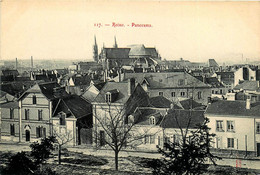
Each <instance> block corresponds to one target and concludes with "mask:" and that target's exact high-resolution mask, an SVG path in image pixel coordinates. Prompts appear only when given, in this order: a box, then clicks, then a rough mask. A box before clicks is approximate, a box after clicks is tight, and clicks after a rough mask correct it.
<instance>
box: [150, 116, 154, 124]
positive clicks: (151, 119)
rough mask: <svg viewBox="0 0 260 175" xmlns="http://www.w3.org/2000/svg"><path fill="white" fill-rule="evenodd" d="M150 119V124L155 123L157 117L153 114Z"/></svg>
mask: <svg viewBox="0 0 260 175" xmlns="http://www.w3.org/2000/svg"><path fill="white" fill-rule="evenodd" d="M149 121H150V125H155V117H154V116H151V117H150V119H149Z"/></svg>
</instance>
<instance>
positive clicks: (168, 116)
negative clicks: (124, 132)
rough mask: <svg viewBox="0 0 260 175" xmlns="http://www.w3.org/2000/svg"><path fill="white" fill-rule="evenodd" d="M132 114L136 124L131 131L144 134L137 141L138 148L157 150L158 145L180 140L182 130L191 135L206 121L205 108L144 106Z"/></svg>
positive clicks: (161, 145)
mask: <svg viewBox="0 0 260 175" xmlns="http://www.w3.org/2000/svg"><path fill="white" fill-rule="evenodd" d="M132 116H134V118H136V121H135V122H136V125H135V127H134V128H133V131H131V132H136V133H139V134H140V135H142V136H143V137H141V139H139V140H137V141H136V142H135V145H136V149H142V150H153V151H156V150H157V146H159V147H163V146H164V143H167V142H168V143H169V142H179V141H180V140H181V139H182V131H181V130H183V131H184V132H187V136H189V135H190V134H191V131H194V130H196V128H198V125H199V124H202V123H203V122H204V110H186V109H180V108H172V109H171V108H168V109H167V110H165V109H164V110H163V109H159V108H156V109H154V108H150V107H142V108H138V109H137V110H136V111H135V113H134V114H132ZM186 128H187V130H186Z"/></svg>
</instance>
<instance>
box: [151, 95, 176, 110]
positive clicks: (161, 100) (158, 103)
mask: <svg viewBox="0 0 260 175" xmlns="http://www.w3.org/2000/svg"><path fill="white" fill-rule="evenodd" d="M149 102H150V106H152V107H155V108H170V107H171V104H172V102H171V101H170V100H168V99H167V98H165V97H163V96H157V97H151V98H149ZM174 109H181V107H180V106H178V105H175V104H174Z"/></svg>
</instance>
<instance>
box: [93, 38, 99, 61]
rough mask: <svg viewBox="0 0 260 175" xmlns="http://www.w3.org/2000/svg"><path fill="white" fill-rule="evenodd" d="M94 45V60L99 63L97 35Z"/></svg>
mask: <svg viewBox="0 0 260 175" xmlns="http://www.w3.org/2000/svg"><path fill="white" fill-rule="evenodd" d="M94 42H95V43H94V45H93V59H94V61H96V62H98V45H97V40H96V35H95V36H94Z"/></svg>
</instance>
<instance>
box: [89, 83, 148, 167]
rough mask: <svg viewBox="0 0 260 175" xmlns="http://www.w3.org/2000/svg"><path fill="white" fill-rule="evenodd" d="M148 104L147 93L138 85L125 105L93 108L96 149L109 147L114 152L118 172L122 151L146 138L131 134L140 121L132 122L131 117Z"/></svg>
mask: <svg viewBox="0 0 260 175" xmlns="http://www.w3.org/2000/svg"><path fill="white" fill-rule="evenodd" d="M148 103H149V97H148V95H147V93H146V92H145V91H144V90H143V88H142V87H141V86H140V85H137V87H136V88H135V91H134V92H133V94H132V95H131V96H130V97H129V99H128V100H127V102H126V103H124V104H123V103H121V104H118V103H117V104H114V103H112V102H107V103H105V104H104V103H103V104H101V105H94V106H93V108H94V111H95V112H94V129H95V132H94V139H95V141H94V142H95V143H96V148H98V147H102V146H106V145H108V146H109V147H110V148H111V149H112V150H113V151H114V156H115V169H116V170H118V155H119V152H120V151H121V149H122V148H123V147H125V146H127V145H128V144H131V143H133V142H134V141H136V140H139V139H140V138H142V137H144V135H143V134H137V133H134V132H131V131H132V129H133V128H134V126H135V125H136V124H137V122H138V119H137V118H133V119H132V121H130V118H129V116H130V114H132V113H134V111H135V110H136V109H137V107H138V106H147V105H148Z"/></svg>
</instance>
